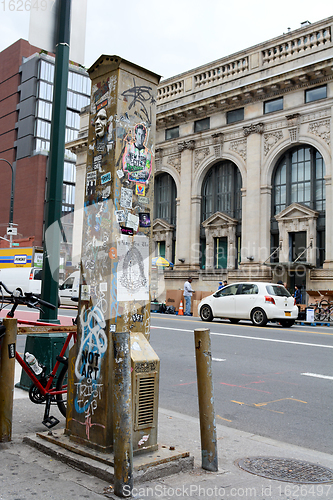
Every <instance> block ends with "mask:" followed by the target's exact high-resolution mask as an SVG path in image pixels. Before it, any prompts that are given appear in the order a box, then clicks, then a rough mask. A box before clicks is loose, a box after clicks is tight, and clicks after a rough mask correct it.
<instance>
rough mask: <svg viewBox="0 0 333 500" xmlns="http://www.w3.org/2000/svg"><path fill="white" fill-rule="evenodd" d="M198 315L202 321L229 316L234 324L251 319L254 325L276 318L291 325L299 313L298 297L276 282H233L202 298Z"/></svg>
mask: <svg viewBox="0 0 333 500" xmlns="http://www.w3.org/2000/svg"><path fill="white" fill-rule="evenodd" d="M198 314H199V316H200V317H201V319H202V320H203V321H212V320H213V319H214V318H227V319H229V320H230V321H231V323H238V321H240V320H241V319H250V320H251V321H252V323H253V324H254V325H255V326H265V325H266V323H267V321H269V320H276V321H278V322H279V323H281V325H282V326H285V327H290V326H292V325H293V324H294V323H295V320H296V319H297V316H298V307H297V306H296V305H295V299H294V297H292V296H291V295H290V293H289V292H288V290H286V289H285V287H284V286H283V285H277V284H276V283H263V282H248V283H233V284H231V285H227V286H225V287H224V288H222V289H221V290H218V291H217V292H215V293H213V294H212V295H209V296H208V297H205V298H204V299H202V301H201V302H200V303H199V305H198Z"/></svg>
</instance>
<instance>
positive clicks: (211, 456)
mask: <svg viewBox="0 0 333 500" xmlns="http://www.w3.org/2000/svg"><path fill="white" fill-rule="evenodd" d="M194 341H195V357H196V364H197V380H198V400H199V414H200V433H201V460H202V468H203V469H205V470H209V471H211V472H216V471H217V470H218V462H217V440H216V424H215V408H214V390H213V376H212V348H211V341H210V331H209V329H206V328H198V329H196V330H194Z"/></svg>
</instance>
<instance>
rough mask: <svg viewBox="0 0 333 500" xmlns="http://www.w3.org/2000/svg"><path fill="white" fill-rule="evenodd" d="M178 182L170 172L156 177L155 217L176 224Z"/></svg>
mask: <svg viewBox="0 0 333 500" xmlns="http://www.w3.org/2000/svg"><path fill="white" fill-rule="evenodd" d="M176 198H177V189H176V184H175V181H174V180H173V178H172V177H171V175H170V174H167V173H163V174H160V175H158V176H156V177H155V197H154V219H163V220H165V221H166V222H168V223H169V224H173V225H174V226H175V225H176Z"/></svg>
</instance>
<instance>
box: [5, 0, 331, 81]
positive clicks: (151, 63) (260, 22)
mask: <svg viewBox="0 0 333 500" xmlns="http://www.w3.org/2000/svg"><path fill="white" fill-rule="evenodd" d="M29 1H30V0H28V2H29ZM31 1H32V2H36V1H39V2H41V0H31ZM22 3H23V6H25V5H26V1H25V0H23V2H21V0H11V8H13V7H15V9H14V10H10V9H9V0H4V1H1V2H0V19H1V31H0V33H1V36H0V51H1V50H3V49H4V48H6V47H8V46H9V45H11V44H12V43H14V42H15V41H16V40H18V39H19V38H24V39H26V40H27V39H28V36H29V13H28V12H27V11H25V10H23V11H22V12H20V11H18V7H19V4H22ZM331 5H332V4H331V3H330V2H329V1H328V0H324V1H323V0H321V1H319V2H315V1H313V0H299V1H290V0H280V1H279V2H267V1H264V0H252V1H248V0H238V1H235V0H229V1H226V0H224V1H223V0H167V1H166V2H161V1H159V2H158V1H156V0H141V1H139V0H125V1H121V0H117V1H115V0H88V11H87V26H86V33H87V37H86V50H85V63H84V65H85V66H86V67H89V66H91V65H92V64H93V63H94V62H95V61H96V59H98V57H99V56H100V55H101V54H109V55H118V56H121V57H123V58H125V59H127V60H129V61H131V62H133V63H135V64H138V65H140V66H143V67H145V68H147V69H149V70H150V71H153V72H155V73H157V74H159V75H161V76H162V78H169V77H171V76H174V75H177V74H179V73H182V72H184V71H187V70H189V69H192V68H196V67H198V66H201V65H202V64H205V63H208V62H210V61H214V60H216V59H219V58H221V57H224V56H228V55H231V54H233V53H235V52H237V51H239V50H242V49H246V48H247V47H251V46H253V45H256V44H257V43H261V42H264V41H266V40H270V39H271V38H274V37H276V36H279V35H281V34H283V33H286V32H287V31H288V28H291V30H295V29H297V28H299V27H300V24H301V22H303V21H310V22H312V23H313V22H316V21H320V20H322V19H325V18H327V17H330V16H332V15H333V9H332V7H331ZM23 9H24V7H23Z"/></svg>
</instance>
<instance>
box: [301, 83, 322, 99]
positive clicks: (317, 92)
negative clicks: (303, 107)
mask: <svg viewBox="0 0 333 500" xmlns="http://www.w3.org/2000/svg"><path fill="white" fill-rule="evenodd" d="M326 97H327V86H326V85H322V86H321V87H316V88H314V89H310V90H306V91H305V102H313V101H319V99H326Z"/></svg>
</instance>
